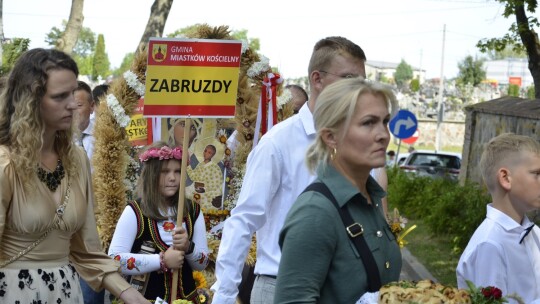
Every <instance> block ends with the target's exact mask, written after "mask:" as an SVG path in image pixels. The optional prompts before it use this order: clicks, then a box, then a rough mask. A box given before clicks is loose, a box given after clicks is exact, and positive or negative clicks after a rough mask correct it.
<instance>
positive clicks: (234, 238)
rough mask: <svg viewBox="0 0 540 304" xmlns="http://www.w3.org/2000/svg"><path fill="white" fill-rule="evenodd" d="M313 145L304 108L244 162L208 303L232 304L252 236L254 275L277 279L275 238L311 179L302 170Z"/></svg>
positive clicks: (309, 118) (265, 138)
mask: <svg viewBox="0 0 540 304" xmlns="http://www.w3.org/2000/svg"><path fill="white" fill-rule="evenodd" d="M314 139H315V127H314V125H313V115H312V114H311V111H310V110H309V108H308V106H307V103H306V104H304V106H303V107H302V108H301V109H300V112H299V113H298V114H297V115H294V116H292V117H290V118H288V119H286V120H285V121H283V122H281V123H278V124H277V125H275V126H274V127H273V128H272V129H270V130H269V131H268V132H267V133H266V134H265V135H264V136H263V137H262V138H261V141H260V142H259V143H258V144H257V146H256V147H255V148H254V149H253V151H251V153H250V154H249V156H248V159H247V165H246V173H245V175H244V180H243V184H242V189H241V191H240V195H239V197H238V202H237V204H236V207H235V208H234V209H233V210H232V212H231V216H230V217H229V218H228V219H227V220H226V221H225V225H224V229H223V237H222V239H221V244H220V247H219V253H218V257H217V261H216V278H217V281H216V283H215V284H214V285H212V287H211V288H212V290H214V291H215V294H214V297H213V303H219V304H221V303H231V304H232V303H235V301H236V297H237V295H238V285H239V284H240V281H241V279H242V277H241V274H242V268H243V266H244V262H245V260H246V257H247V253H248V249H249V247H250V245H251V238H252V235H253V233H255V232H257V263H256V265H255V274H260V275H274V276H275V275H276V274H277V272H278V266H279V261H280V259H281V251H280V249H279V244H278V237H279V232H280V231H281V228H282V226H283V223H284V221H285V217H286V215H287V212H288V211H289V209H290V207H291V205H292V204H293V203H294V201H295V200H296V198H297V197H298V195H299V194H300V193H301V192H302V191H304V189H305V188H306V187H307V186H308V185H309V184H310V183H311V182H312V181H313V180H314V179H315V176H314V175H312V174H310V173H309V171H308V169H307V166H306V161H305V158H306V151H307V148H308V146H309V145H310V144H311V143H312V142H313V141H314Z"/></svg>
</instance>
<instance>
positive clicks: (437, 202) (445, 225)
mask: <svg viewBox="0 0 540 304" xmlns="http://www.w3.org/2000/svg"><path fill="white" fill-rule="evenodd" d="M387 172H388V191H387V192H388V205H389V206H392V207H395V208H398V209H399V211H400V214H402V215H403V216H405V217H407V218H411V219H422V220H423V221H424V223H425V224H426V225H427V226H428V227H429V230H430V231H431V232H432V233H433V234H435V235H445V236H447V237H448V239H451V240H452V243H453V247H454V250H455V251H456V252H462V251H463V249H464V248H465V246H466V245H467V242H468V241H469V239H470V237H471V236H472V234H473V233H474V231H475V230H476V228H477V227H478V225H480V223H481V222H482V220H483V219H484V218H485V213H486V204H487V203H489V202H490V200H491V199H490V197H489V195H488V194H487V192H486V190H485V189H484V188H483V187H481V186H480V185H479V184H477V183H473V182H470V181H465V182H464V183H463V184H462V185H461V184H459V183H458V182H456V181H452V180H448V179H442V178H439V179H431V178H428V177H420V176H417V177H412V176H411V175H407V174H406V173H404V172H402V171H401V169H399V168H393V169H390V170H387ZM456 202H460V203H459V204H457V203H456ZM456 219H459V220H456ZM413 233H414V232H413Z"/></svg>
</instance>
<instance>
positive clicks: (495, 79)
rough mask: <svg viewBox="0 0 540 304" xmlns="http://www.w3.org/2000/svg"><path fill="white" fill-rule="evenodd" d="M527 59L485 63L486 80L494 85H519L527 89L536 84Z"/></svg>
mask: <svg viewBox="0 0 540 304" xmlns="http://www.w3.org/2000/svg"><path fill="white" fill-rule="evenodd" d="M528 65H529V62H528V59H527V58H506V59H501V60H491V61H486V62H484V68H485V69H486V79H487V81H488V82H489V83H491V84H494V85H497V86H499V85H503V86H508V85H509V84H517V85H519V86H520V87H521V88H526V87H528V86H530V85H533V84H534V81H533V78H532V75H531V71H529V67H528Z"/></svg>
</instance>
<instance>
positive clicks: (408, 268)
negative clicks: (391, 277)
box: [400, 247, 437, 282]
mask: <svg viewBox="0 0 540 304" xmlns="http://www.w3.org/2000/svg"><path fill="white" fill-rule="evenodd" d="M401 255H402V256H403V266H402V267H401V275H400V280H407V281H419V280H425V279H430V280H432V281H435V282H437V279H435V277H433V275H432V274H431V273H430V272H429V271H428V270H427V269H426V267H424V265H422V264H420V262H418V260H417V259H416V258H415V257H414V256H413V255H412V254H411V252H410V251H409V249H407V247H405V248H403V249H402V250H401Z"/></svg>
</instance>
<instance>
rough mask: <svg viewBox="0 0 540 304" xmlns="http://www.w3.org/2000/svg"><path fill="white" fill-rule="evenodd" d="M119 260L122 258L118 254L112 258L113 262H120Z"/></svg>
mask: <svg viewBox="0 0 540 304" xmlns="http://www.w3.org/2000/svg"><path fill="white" fill-rule="evenodd" d="M121 259H122V257H121V256H120V255H119V254H117V255H115V256H114V260H115V261H118V262H120V260H121Z"/></svg>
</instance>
